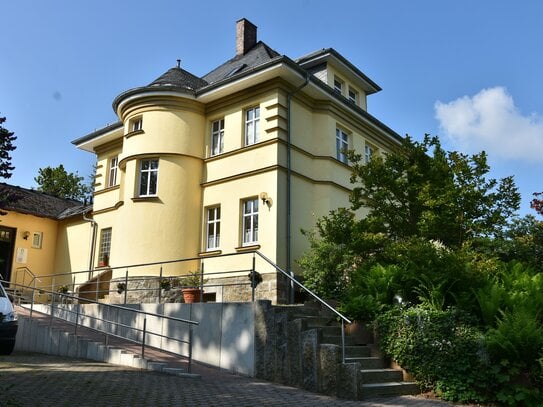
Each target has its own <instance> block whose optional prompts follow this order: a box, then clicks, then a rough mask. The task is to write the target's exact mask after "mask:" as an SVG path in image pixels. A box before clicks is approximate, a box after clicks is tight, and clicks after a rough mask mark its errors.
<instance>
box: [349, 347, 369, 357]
mask: <svg viewBox="0 0 543 407" xmlns="http://www.w3.org/2000/svg"><path fill="white" fill-rule="evenodd" d="M369 356H371V348H370V347H369V346H362V345H355V346H345V357H347V358H361V357H369Z"/></svg>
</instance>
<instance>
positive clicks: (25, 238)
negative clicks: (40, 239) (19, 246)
mask: <svg viewBox="0 0 543 407" xmlns="http://www.w3.org/2000/svg"><path fill="white" fill-rule="evenodd" d="M28 236H30V232H29V231H28V230H25V231H24V232H23V239H24V240H28Z"/></svg>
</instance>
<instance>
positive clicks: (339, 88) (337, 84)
mask: <svg viewBox="0 0 543 407" xmlns="http://www.w3.org/2000/svg"><path fill="white" fill-rule="evenodd" d="M334 91H335V92H337V93H339V94H340V95H341V94H342V93H343V81H342V80H341V79H339V78H338V77H337V76H335V77H334Z"/></svg>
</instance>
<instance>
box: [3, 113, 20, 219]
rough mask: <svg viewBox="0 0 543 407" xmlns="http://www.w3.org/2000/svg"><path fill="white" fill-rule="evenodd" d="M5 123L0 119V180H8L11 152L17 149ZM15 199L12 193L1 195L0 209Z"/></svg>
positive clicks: (10, 171)
mask: <svg viewBox="0 0 543 407" xmlns="http://www.w3.org/2000/svg"><path fill="white" fill-rule="evenodd" d="M5 121H6V118H5V117H0V179H1V178H5V179H7V178H10V177H11V174H12V172H13V170H14V169H15V167H14V166H13V165H11V154H10V153H11V152H12V151H13V150H15V149H16V148H17V147H15V145H14V144H13V142H14V141H15V140H16V139H17V137H15V136H14V135H13V132H11V131H9V130H7V129H6V128H5V127H4V126H3V123H4V122H5ZM16 199H17V197H16V196H15V195H14V194H13V193H7V194H6V193H5V192H4V193H3V194H2V196H0V208H5V207H6V205H8V204H9V203H12V202H13V201H15V200H16ZM5 214H6V212H4V211H2V210H0V216H3V215H5Z"/></svg>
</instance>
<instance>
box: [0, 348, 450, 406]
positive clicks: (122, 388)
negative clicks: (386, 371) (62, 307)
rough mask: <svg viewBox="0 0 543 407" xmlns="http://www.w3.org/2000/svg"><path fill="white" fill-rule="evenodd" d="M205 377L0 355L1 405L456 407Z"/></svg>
mask: <svg viewBox="0 0 543 407" xmlns="http://www.w3.org/2000/svg"><path fill="white" fill-rule="evenodd" d="M200 372H201V373H202V378H201V379H188V378H181V377H177V376H172V375H168V374H163V373H157V372H150V371H142V370H137V369H133V368H127V367H123V366H114V365H109V364H105V363H99V362H92V361H86V360H74V359H68V358H62V357H58V356H50V355H43V354H36V353H22V352H14V353H13V354H12V355H10V356H0V406H2V407H4V406H6V407H7V406H33V407H34V406H55V407H56V406H77V407H83V406H112V407H115V406H191V407H192V406H206V407H214V406H217V407H219V406H235V407H249V406H250V407H253V406H296V407H320V406H327V407H328V406H425V407H426V406H427V407H430V406H441V407H445V406H451V404H448V403H445V402H441V401H436V400H425V399H423V398H417V397H410V396H403V397H394V398H388V399H380V400H367V401H363V402H362V401H348V400H338V399H335V398H332V397H327V396H322V395H318V394H314V393H310V392H307V391H304V390H300V389H296V388H293V387H287V386H282V385H279V384H274V383H269V382H264V381H261V380H256V379H251V378H247V377H241V376H236V375H231V374H226V373H221V372H219V371H217V370H215V369H206V368H200Z"/></svg>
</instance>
